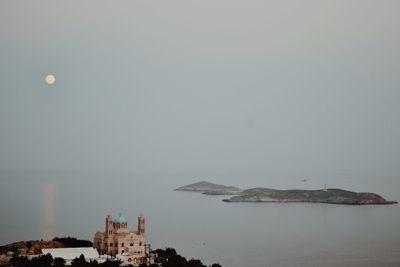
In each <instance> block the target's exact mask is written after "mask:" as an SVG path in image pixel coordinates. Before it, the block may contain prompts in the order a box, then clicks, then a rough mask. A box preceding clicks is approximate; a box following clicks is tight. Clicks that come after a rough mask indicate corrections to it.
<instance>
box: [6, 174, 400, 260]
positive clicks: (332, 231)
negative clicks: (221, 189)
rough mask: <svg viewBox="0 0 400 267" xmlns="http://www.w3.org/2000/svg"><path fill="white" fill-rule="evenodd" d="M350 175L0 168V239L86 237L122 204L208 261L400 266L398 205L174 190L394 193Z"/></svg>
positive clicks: (165, 239)
mask: <svg viewBox="0 0 400 267" xmlns="http://www.w3.org/2000/svg"><path fill="white" fill-rule="evenodd" d="M350 176H351V175H342V176H339V177H333V178H332V179H330V180H329V179H325V180H320V179H317V178H309V179H307V181H306V182H302V178H304V177H300V178H290V177H278V176H276V178H271V177H262V176H259V177H253V178H251V177H239V176H238V177H190V176H185V177H183V176H179V177H178V176H141V175H128V174H125V175H121V174H120V175H115V174H114V175H111V174H97V175H94V174H76V173H69V174H65V173H64V174H56V173H53V174H51V173H47V174H27V173H25V174H15V173H2V174H1V179H0V190H1V191H0V193H1V194H0V214H1V220H0V221H1V227H0V242H1V243H3V244H4V243H7V242H11V241H17V240H27V239H41V238H49V237H52V236H76V237H79V238H85V239H92V238H93V235H94V233H95V232H96V231H98V230H103V228H104V218H105V216H106V214H107V213H112V214H113V215H114V216H116V215H117V214H118V213H119V212H122V213H123V215H124V216H125V217H126V218H127V219H128V222H129V225H128V226H129V228H135V227H136V221H137V216H138V215H139V213H141V212H143V213H144V214H145V216H146V220H147V233H148V239H149V243H150V244H151V246H152V248H164V247H168V246H170V247H174V248H176V249H177V251H178V253H180V254H182V255H184V256H186V257H194V258H199V259H201V260H202V261H203V262H205V263H206V264H211V263H214V262H218V263H220V264H222V266H225V267H229V266H232V267H239V266H240V267H246V266H248V267H252V266H254V267H255V266H363V267H365V266H400V206H399V205H388V206H341V205H327V204H302V203H291V204H278V203H274V204H266V203H264V204H263V203H225V202H222V199H223V198H224V197H222V196H205V195H202V194H198V193H189V192H177V191H173V189H174V188H176V187H179V186H182V185H185V184H189V183H191V182H196V181H199V180H209V181H212V182H216V183H224V184H228V185H236V186H240V187H242V188H249V187H255V186H263V187H272V188H282V189H284V188H286V189H287V188H308V189H318V188H322V187H323V183H324V182H325V183H326V182H327V181H328V187H341V188H344V189H350V190H356V191H373V192H375V193H379V194H381V195H382V196H384V197H385V198H387V199H390V200H400V193H399V190H398V189H400V182H399V181H398V180H397V179H393V178H384V177H383V178H379V179H373V178H366V177H361V176H360V177H357V176H356V177H351V178H350ZM332 181H335V182H332ZM329 183H330V184H329Z"/></svg>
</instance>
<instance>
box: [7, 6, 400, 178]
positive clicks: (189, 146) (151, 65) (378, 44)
mask: <svg viewBox="0 0 400 267" xmlns="http://www.w3.org/2000/svg"><path fill="white" fill-rule="evenodd" d="M399 12H400V1H397V0H393V1H389V0H381V1H376V0H373V1H372V0H359V1H354V0H334V1H333V0H331V1H328V0H327V1H320V0H313V1H311V0H308V1H307V0H304V1H295V0H293V1H281V0H279V1H278V0H277V1H266V0H263V1H232V0H229V1H228V0H223V1H211V0H206V1H117V2H116V1H54V0H51V1H33V0H30V1H15V0H12V1H11V0H10V1H8V0H3V1H1V3H0V38H1V42H0V82H1V87H0V171H16V170H23V171H31V170H34V171H89V172H90V171H109V172H115V171H124V172H138V173H161V174H162V173H180V174H210V175H218V174H226V175H229V174H234V173H236V174H243V175H247V174H249V175H251V174H263V173H267V172H273V173H279V172H289V173H293V175H296V174H299V175H303V174H308V173H312V172H317V173H321V174H323V173H325V172H333V171H338V170H353V171H359V172H363V173H368V174H371V175H377V174H380V175H385V176H393V177H397V176H398V175H399V171H400V167H399V166H400V165H399V163H400V142H399V136H400V116H399V114H400V105H399V99H400V20H399ZM47 73H54V74H55V76H56V79H57V80H56V83H55V85H53V86H47V85H46V84H45V83H44V76H45V75H46V74H47ZM377 177H378V176H377Z"/></svg>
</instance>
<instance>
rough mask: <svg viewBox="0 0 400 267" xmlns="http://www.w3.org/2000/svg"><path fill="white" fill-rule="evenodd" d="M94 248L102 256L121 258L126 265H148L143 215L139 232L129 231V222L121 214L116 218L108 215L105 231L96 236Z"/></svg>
mask: <svg viewBox="0 0 400 267" xmlns="http://www.w3.org/2000/svg"><path fill="white" fill-rule="evenodd" d="M94 247H95V248H96V249H97V251H98V252H99V254H100V255H109V256H112V257H116V258H120V259H121V260H123V263H124V264H132V265H134V266H137V265H139V264H140V263H146V261H147V256H148V251H147V241H146V228H145V218H144V216H143V214H140V216H139V217H138V225H137V231H130V230H129V229H128V222H127V221H126V219H125V218H124V217H123V216H122V215H121V214H119V216H118V217H116V218H113V217H112V216H111V215H107V217H106V226H105V231H104V232H97V233H96V234H95V237H94Z"/></svg>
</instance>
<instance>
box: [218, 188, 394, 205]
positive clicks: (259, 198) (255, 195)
mask: <svg viewBox="0 0 400 267" xmlns="http://www.w3.org/2000/svg"><path fill="white" fill-rule="evenodd" d="M223 201H225V202H269V203H271V202H311V203H329V204H347V205H383V204H396V203H397V202H396V201H388V200H386V199H384V198H383V197H381V196H380V195H377V194H374V193H357V192H352V191H346V190H342V189H321V190H299V189H293V190H277V189H270V188H252V189H247V190H244V191H242V192H241V193H240V194H239V195H236V196H233V197H231V198H229V199H224V200H223Z"/></svg>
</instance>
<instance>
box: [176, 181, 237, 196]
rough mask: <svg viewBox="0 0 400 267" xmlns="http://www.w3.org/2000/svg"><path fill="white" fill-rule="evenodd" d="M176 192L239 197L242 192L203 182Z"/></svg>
mask: <svg viewBox="0 0 400 267" xmlns="http://www.w3.org/2000/svg"><path fill="white" fill-rule="evenodd" d="M175 190H176V191H190V192H200V193H203V194H205V195H237V194H239V193H240V192H241V190H240V188H238V187H235V186H225V185H220V184H213V183H210V182H206V181H201V182H197V183H193V184H189V185H185V186H181V187H179V188H177V189H175Z"/></svg>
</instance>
